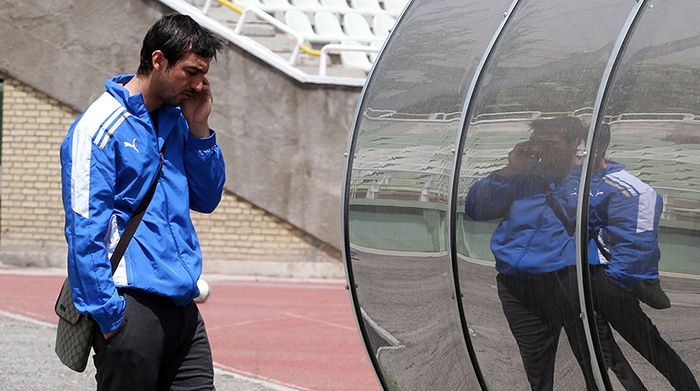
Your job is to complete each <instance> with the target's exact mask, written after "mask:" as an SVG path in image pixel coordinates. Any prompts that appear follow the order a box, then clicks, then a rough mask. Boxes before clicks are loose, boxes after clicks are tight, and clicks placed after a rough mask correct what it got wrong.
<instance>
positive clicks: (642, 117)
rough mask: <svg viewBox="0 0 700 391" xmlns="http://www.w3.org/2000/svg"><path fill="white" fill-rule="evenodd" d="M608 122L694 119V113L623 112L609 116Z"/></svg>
mask: <svg viewBox="0 0 700 391" xmlns="http://www.w3.org/2000/svg"><path fill="white" fill-rule="evenodd" d="M609 120H610V122H615V121H644V122H647V121H663V122H668V121H696V120H697V119H696V117H695V115H694V114H689V113H624V114H620V115H616V116H611V117H609Z"/></svg>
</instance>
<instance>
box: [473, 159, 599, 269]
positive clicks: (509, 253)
mask: <svg viewBox="0 0 700 391" xmlns="http://www.w3.org/2000/svg"><path fill="white" fill-rule="evenodd" d="M574 183H575V184H578V178H577V177H576V176H575V171H573V170H572V172H570V173H569V174H568V175H567V176H566V177H565V178H564V179H562V180H561V181H555V180H551V179H550V180H548V179H544V178H543V177H541V176H538V175H534V174H521V175H515V176H512V177H505V176H501V175H499V174H498V173H497V172H495V173H492V174H490V175H489V176H487V177H486V178H483V179H481V180H479V181H477V182H476V183H474V184H473V185H472V187H471V188H470V189H469V193H468V194H467V198H466V202H465V203H466V215H467V217H469V218H471V219H473V220H491V219H496V218H503V220H501V223H500V224H499V225H498V227H497V228H496V231H495V232H494V233H493V236H492V237H491V251H492V252H493V255H494V257H495V258H496V269H497V270H498V271H499V272H501V273H504V274H510V275H519V276H528V275H533V274H540V273H547V272H551V271H555V270H559V269H562V268H564V267H566V266H571V265H575V264H576V253H575V240H574V237H573V236H571V235H569V234H568V233H567V230H566V228H565V226H564V224H563V223H562V221H561V220H560V218H559V217H557V215H556V214H555V213H554V211H553V210H552V208H551V207H550V206H549V205H548V203H547V196H550V197H551V198H552V199H553V200H555V201H556V202H561V201H562V200H568V198H569V197H573V198H574V202H575V198H576V197H575V195H576V191H577V190H578V187H577V185H576V186H574ZM572 188H573V189H574V190H573V195H572V194H571V193H572V192H571V189H572ZM591 246H592V247H591ZM591 246H589V251H590V250H592V251H594V252H595V244H594V243H591ZM594 263H598V262H597V258H596V259H595V260H594Z"/></svg>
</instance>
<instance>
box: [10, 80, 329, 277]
mask: <svg viewBox="0 0 700 391" xmlns="http://www.w3.org/2000/svg"><path fill="white" fill-rule="evenodd" d="M77 115H78V113H77V112H75V111H74V110H72V109H70V108H69V107H67V106H65V105H62V104H61V103H60V102H58V101H56V100H54V99H52V98H50V97H48V96H46V95H45V94H43V93H41V92H38V91H36V90H33V89H32V88H30V87H28V86H26V85H23V84H21V83H20V82H18V81H16V80H14V79H10V78H6V79H5V86H4V97H3V117H2V118H3V119H2V129H3V134H2V162H1V163H2V165H1V169H2V174H1V178H0V182H1V186H2V187H1V188H0V202H1V204H0V205H1V206H0V232H1V233H2V235H1V236H0V248H1V249H2V251H0V257H2V258H0V262H10V263H15V264H34V265H47V264H48V265H52V266H59V265H62V264H63V262H64V259H65V239H64V237H63V209H62V206H61V187H60V159H59V147H60V143H61V141H62V140H63V137H64V135H65V133H66V131H67V129H68V127H69V126H70V124H71V122H73V120H74V119H75V118H76V116H77ZM192 217H193V221H194V223H195V226H196V228H197V232H198V234H199V238H200V242H201V243H202V252H203V254H204V259H205V270H208V271H212V272H230V273H244V274H266V275H280V276H282V275H290V274H291V275H297V276H308V277H311V276H314V277H319V276H328V275H332V276H335V277H337V276H338V275H339V273H342V267H341V266H340V261H339V259H340V254H339V253H338V251H337V250H336V249H335V248H333V247H332V246H330V245H328V244H326V243H324V242H321V241H319V240H318V239H316V238H314V237H311V236H309V235H307V234H305V233H304V232H303V231H300V230H299V229H297V228H295V227H293V226H291V225H290V224H289V223H287V222H285V221H281V220H280V219H278V218H277V217H275V216H273V215H271V214H269V213H267V212H265V211H264V210H261V209H259V208H256V207H255V206H254V205H253V204H251V203H250V202H247V201H246V200H243V199H241V198H239V197H237V196H236V195H235V194H233V193H231V192H225V194H224V196H223V198H222V201H221V204H220V205H219V207H218V208H217V209H216V211H215V212H214V213H212V214H209V215H204V214H199V213H195V212H193V214H192ZM241 261H244V263H241ZM283 263H287V264H290V263H291V264H296V267H295V266H294V265H292V266H291V267H290V266H289V265H286V266H284V267H280V265H281V264H283ZM243 264H245V266H244V267H240V265H243ZM324 264H325V265H326V267H320V268H319V265H324Z"/></svg>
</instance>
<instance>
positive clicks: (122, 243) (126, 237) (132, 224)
mask: <svg viewBox="0 0 700 391" xmlns="http://www.w3.org/2000/svg"><path fill="white" fill-rule="evenodd" d="M163 151H165V141H164V142H163V147H162V148H161V149H160V156H159V159H158V169H157V170H156V176H155V177H154V178H153V182H151V185H150V186H149V188H148V192H147V193H146V195H145V196H143V199H142V200H141V202H140V203H139V206H138V207H136V211H135V212H134V215H133V216H131V220H129V222H128V223H127V224H126V228H124V232H123V233H122V236H121V238H120V239H119V243H117V247H116V248H115V249H114V252H113V253H112V257H111V258H110V259H109V261H110V262H111V263H112V274H114V272H115V271H116V270H117V266H119V261H121V259H122V256H124V252H125V251H126V248H127V247H128V246H129V242H131V238H132V237H133V236H134V233H135V232H136V228H138V226H139V224H140V223H141V219H142V218H143V215H144V214H145V213H146V209H148V205H149V204H150V203H151V199H153V194H154V193H155V192H156V185H158V180H159V179H160V175H161V172H162V169H163Z"/></svg>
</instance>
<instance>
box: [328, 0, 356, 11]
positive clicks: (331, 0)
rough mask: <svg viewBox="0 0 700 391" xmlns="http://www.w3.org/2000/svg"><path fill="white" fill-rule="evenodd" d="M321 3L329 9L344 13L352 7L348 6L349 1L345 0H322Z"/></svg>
mask: <svg viewBox="0 0 700 391" xmlns="http://www.w3.org/2000/svg"><path fill="white" fill-rule="evenodd" d="M321 5H323V6H324V7H325V8H326V10H327V11H331V12H335V13H339V14H344V13H347V12H350V11H351V9H350V7H349V6H348V2H347V1H345V0H321Z"/></svg>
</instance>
